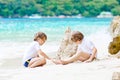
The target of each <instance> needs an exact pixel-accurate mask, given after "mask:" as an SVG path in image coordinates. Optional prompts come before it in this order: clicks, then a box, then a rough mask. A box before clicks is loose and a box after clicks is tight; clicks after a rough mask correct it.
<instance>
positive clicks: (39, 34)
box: [34, 32, 47, 41]
mask: <svg viewBox="0 0 120 80" xmlns="http://www.w3.org/2000/svg"><path fill="white" fill-rule="evenodd" d="M38 38H40V39H45V40H47V35H46V34H45V33H43V32H37V33H36V34H35V36H34V41H36V40H37V39H38Z"/></svg>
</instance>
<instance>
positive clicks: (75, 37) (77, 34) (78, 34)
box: [71, 31, 84, 42]
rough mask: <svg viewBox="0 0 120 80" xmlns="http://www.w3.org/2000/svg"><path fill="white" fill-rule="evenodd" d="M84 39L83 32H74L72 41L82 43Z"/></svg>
mask: <svg viewBox="0 0 120 80" xmlns="http://www.w3.org/2000/svg"><path fill="white" fill-rule="evenodd" d="M83 38H84V35H83V34H82V33H81V32H79V31H73V32H72V36H71V40H72V41H73V42H76V41H81V40H82V39H83Z"/></svg>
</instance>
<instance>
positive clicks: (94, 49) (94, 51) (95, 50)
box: [85, 47, 97, 62]
mask: <svg viewBox="0 0 120 80" xmlns="http://www.w3.org/2000/svg"><path fill="white" fill-rule="evenodd" d="M96 53H97V49H96V48H95V47H94V48H93V50H92V55H91V56H90V58H89V59H88V60H86V61H85V62H91V61H92V60H93V59H94V58H95V56H96Z"/></svg>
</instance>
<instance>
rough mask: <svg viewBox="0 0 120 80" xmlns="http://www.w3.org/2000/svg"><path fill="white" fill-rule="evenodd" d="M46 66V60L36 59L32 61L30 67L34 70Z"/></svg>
mask: <svg viewBox="0 0 120 80" xmlns="http://www.w3.org/2000/svg"><path fill="white" fill-rule="evenodd" d="M44 64H46V60H45V58H39V57H36V58H32V59H31V61H30V63H29V65H28V67H30V68H34V67H38V66H42V65H44Z"/></svg>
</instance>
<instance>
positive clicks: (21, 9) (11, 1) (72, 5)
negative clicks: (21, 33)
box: [0, 0, 120, 17]
mask: <svg viewBox="0 0 120 80" xmlns="http://www.w3.org/2000/svg"><path fill="white" fill-rule="evenodd" d="M119 7H120V0H110V1H109V0H0V16H2V17H23V16H31V15H32V14H38V15H41V16H59V15H65V16H72V15H73V16H74V15H78V14H81V15H82V16H85V17H96V16H97V15H99V14H100V13H101V12H103V11H109V12H112V13H113V14H114V15H120V12H119V11H120V8H119Z"/></svg>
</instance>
